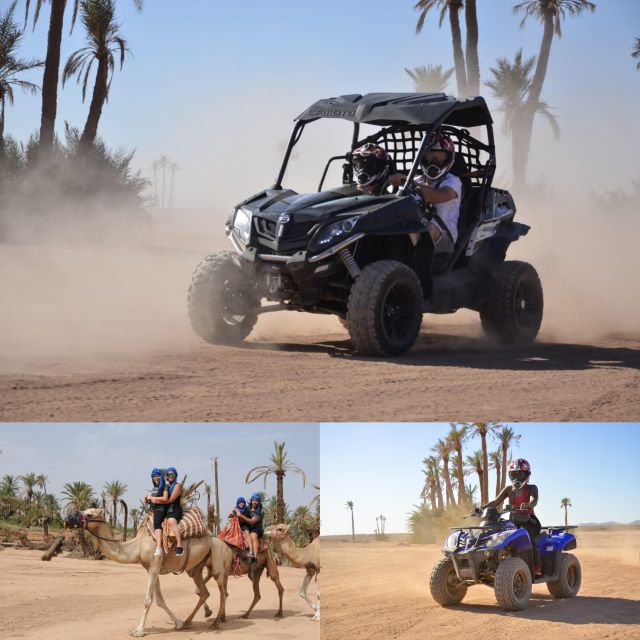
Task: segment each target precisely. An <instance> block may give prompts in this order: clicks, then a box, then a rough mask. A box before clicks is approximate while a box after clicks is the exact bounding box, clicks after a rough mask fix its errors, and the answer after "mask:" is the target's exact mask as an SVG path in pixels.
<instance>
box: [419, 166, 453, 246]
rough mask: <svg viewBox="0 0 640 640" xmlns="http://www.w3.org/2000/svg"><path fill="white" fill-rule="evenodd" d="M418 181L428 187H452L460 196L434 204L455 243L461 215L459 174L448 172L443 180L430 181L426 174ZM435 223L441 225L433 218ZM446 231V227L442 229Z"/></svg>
mask: <svg viewBox="0 0 640 640" xmlns="http://www.w3.org/2000/svg"><path fill="white" fill-rule="evenodd" d="M416 182H417V183H418V184H425V185H427V186H428V187H433V188H437V189H444V187H451V188H452V189H453V190H454V191H455V192H456V195H457V196H458V197H457V198H454V199H453V200H448V201H447V202H441V203H440V204H434V207H435V208H436V213H437V214H438V216H439V217H440V219H441V220H442V221H443V222H444V223H445V225H447V229H449V232H450V233H451V237H452V238H453V242H454V244H455V242H456V240H457V239H458V218H459V217H460V194H461V193H462V182H461V181H460V178H458V176H454V175H453V174H452V173H447V175H446V176H445V177H444V178H442V180H440V181H438V180H436V181H435V182H430V181H429V180H427V179H426V178H425V177H424V176H418V177H417V178H416ZM433 223H434V224H435V225H436V226H438V227H440V225H439V224H438V222H437V221H436V220H433ZM441 231H444V229H441Z"/></svg>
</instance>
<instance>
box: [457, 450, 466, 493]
mask: <svg viewBox="0 0 640 640" xmlns="http://www.w3.org/2000/svg"><path fill="white" fill-rule="evenodd" d="M456 451H457V452H458V460H457V461H458V504H459V505H462V504H464V503H465V502H466V494H465V491H464V466H463V460H462V445H461V446H460V447H457V448H456Z"/></svg>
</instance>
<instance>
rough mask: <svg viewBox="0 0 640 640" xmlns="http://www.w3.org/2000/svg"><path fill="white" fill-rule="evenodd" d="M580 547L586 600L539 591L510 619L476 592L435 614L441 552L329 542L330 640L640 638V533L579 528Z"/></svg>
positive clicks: (400, 544) (399, 543)
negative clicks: (432, 589) (435, 572)
mask: <svg viewBox="0 0 640 640" xmlns="http://www.w3.org/2000/svg"><path fill="white" fill-rule="evenodd" d="M577 538H578V548H577V549H576V550H575V551H573V553H574V554H575V555H576V556H578V558H579V559H580V562H581V564H582V571H583V576H582V588H581V590H580V592H579V594H578V596H577V597H575V598H568V599H565V600H554V599H553V598H552V597H551V596H550V595H549V592H548V591H547V588H546V586H545V585H543V584H542V585H534V587H533V597H532V599H531V604H530V606H529V608H528V609H526V610H524V611H520V612H515V613H505V612H502V611H501V610H500V609H499V608H498V606H497V604H496V600H495V597H494V595H493V592H492V591H491V590H490V589H489V588H488V587H484V586H474V587H471V588H470V589H469V591H468V592H467V595H466V597H465V599H464V601H463V602H462V604H460V605H458V606H456V607H450V608H443V607H440V606H439V605H437V604H436V603H435V602H434V601H433V600H432V598H431V595H430V594H429V586H428V583H429V574H430V571H431V567H432V566H433V564H434V563H435V562H436V561H437V560H438V559H439V558H440V557H441V551H440V547H439V545H434V544H433V545H409V544H407V543H406V542H404V536H403V537H402V539H398V538H397V537H395V536H392V537H391V538H390V540H389V541H385V542H380V541H376V540H374V539H373V538H369V537H367V538H366V541H365V540H363V539H362V538H360V539H358V541H357V542H356V543H355V544H353V543H351V542H350V541H349V540H350V536H341V537H339V538H323V539H322V561H323V563H324V579H323V584H322V589H323V591H322V607H323V610H322V615H323V622H322V638H323V640H356V639H358V640H359V639H360V638H394V639H396V640H414V639H415V640H418V639H420V640H423V639H426V638H438V639H439V638H443V639H447V638H451V639H454V638H455V639H457V640H459V639H460V638H465V639H467V640H474V639H476V638H492V639H495V640H501V639H503V638H504V639H510V640H512V639H513V638H536V639H539V640H543V639H546V638H549V639H551V638H553V639H555V640H557V639H558V638H562V640H574V639H575V640H577V639H578V638H579V639H581V640H582V639H583V638H589V639H591V638H592V639H594V640H596V639H597V640H600V639H602V638H610V639H611V638H616V639H619V638H638V637H639V634H640V528H639V527H633V528H632V527H624V526H623V527H598V528H588V529H587V528H585V529H582V528H579V529H577Z"/></svg>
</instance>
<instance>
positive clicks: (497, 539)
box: [484, 531, 513, 549]
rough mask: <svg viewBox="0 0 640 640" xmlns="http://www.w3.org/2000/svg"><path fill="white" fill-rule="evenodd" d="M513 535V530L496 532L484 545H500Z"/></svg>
mask: <svg viewBox="0 0 640 640" xmlns="http://www.w3.org/2000/svg"><path fill="white" fill-rule="evenodd" d="M511 535H513V531H503V532H502V533H496V534H495V535H493V536H491V537H490V538H488V539H487V540H486V541H485V543H484V546H485V547H487V549H493V548H495V547H499V546H500V545H502V544H504V542H505V540H506V539H507V538H508V537H509V536H511Z"/></svg>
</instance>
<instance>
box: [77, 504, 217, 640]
mask: <svg viewBox="0 0 640 640" xmlns="http://www.w3.org/2000/svg"><path fill="white" fill-rule="evenodd" d="M66 524H67V526H69V527H71V528H84V529H86V530H87V531H88V532H89V533H90V534H92V535H93V536H94V537H95V539H96V544H97V546H98V547H99V548H100V551H102V553H103V554H104V555H105V556H106V557H107V558H109V559H110V560H113V561H115V562H119V563H121V564H140V565H142V566H143V567H144V568H145V569H146V570H147V573H148V574H149V580H148V582H147V593H146V595H145V599H144V611H143V613H142V619H141V620H140V623H139V624H138V626H137V627H136V628H135V629H133V630H132V631H130V632H129V635H132V636H135V637H141V636H144V635H145V633H144V625H145V622H146V619H147V615H148V613H149V609H150V608H151V604H152V602H153V597H154V595H155V598H156V602H157V603H158V606H159V607H161V608H162V609H164V610H165V611H166V612H167V614H168V615H169V617H170V618H171V621H172V622H173V624H174V625H175V628H176V629H182V627H183V626H184V622H183V621H182V620H180V619H178V618H176V616H174V615H173V613H172V612H171V610H170V609H169V607H168V606H167V605H166V603H165V601H164V598H163V597H162V591H161V590H160V580H159V576H160V575H164V574H167V573H182V572H183V571H186V572H187V574H188V575H189V577H191V578H192V579H193V581H194V582H195V584H196V592H197V593H198V595H199V597H200V599H199V601H198V604H197V605H196V607H195V609H194V610H193V612H192V613H191V615H190V616H189V617H188V619H187V620H188V621H189V622H190V621H191V620H192V618H193V616H194V615H195V613H196V612H197V611H198V609H199V608H200V606H201V605H202V604H203V603H204V602H205V601H206V599H207V598H208V597H209V592H208V591H207V587H206V585H205V581H204V580H203V576H202V573H203V570H204V567H205V566H209V565H210V564H211V563H210V562H209V558H210V554H211V553H212V550H213V547H212V545H211V542H210V541H211V539H212V538H211V537H210V536H208V535H206V536H203V537H201V538H188V539H187V540H185V545H184V548H185V553H184V556H183V557H180V558H177V557H176V556H175V552H174V551H170V552H169V553H168V554H165V552H164V550H163V552H162V554H161V555H160V556H157V557H155V556H154V555H153V552H154V551H155V548H156V543H155V540H154V539H153V538H152V537H151V536H150V535H148V534H147V533H146V532H144V531H142V532H140V533H139V534H138V535H137V536H136V537H135V538H133V539H132V540H128V541H127V542H121V541H120V540H118V539H116V538H115V536H114V533H113V530H112V528H111V526H110V525H109V524H107V522H106V521H105V517H104V509H86V510H85V511H82V512H80V511H75V512H74V513H72V514H71V515H70V516H69V517H68V518H67V520H66ZM215 552H216V553H217V554H219V551H218V550H217V549H215ZM217 562H220V559H217ZM214 576H215V573H214ZM215 579H216V582H217V584H218V589H219V590H220V610H219V611H218V618H219V617H220V615H221V612H222V613H224V609H223V608H222V607H223V603H224V596H225V595H226V591H225V586H226V579H225V577H224V576H222V575H220V574H218V575H217V576H215Z"/></svg>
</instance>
